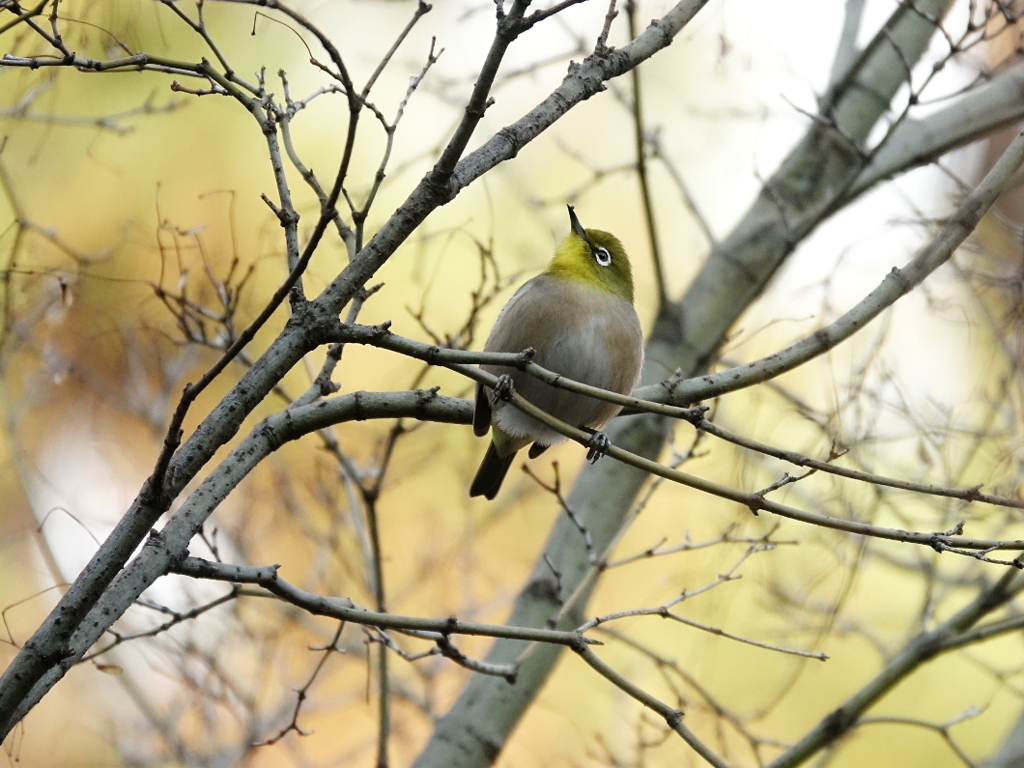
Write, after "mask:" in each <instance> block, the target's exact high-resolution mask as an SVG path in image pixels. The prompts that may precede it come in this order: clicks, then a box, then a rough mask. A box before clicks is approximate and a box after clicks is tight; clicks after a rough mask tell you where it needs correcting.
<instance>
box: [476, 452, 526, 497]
mask: <svg viewBox="0 0 1024 768" xmlns="http://www.w3.org/2000/svg"><path fill="white" fill-rule="evenodd" d="M515 457H516V452H515V451H513V452H512V453H510V454H509V455H508V456H505V457H501V456H499V455H498V451H497V449H496V448H495V447H494V443H493V442H492V443H491V444H490V445H489V446H488V447H487V453H486V454H485V455H484V460H483V461H482V462H480V468H479V469H478V470H477V471H476V477H474V478H473V484H472V485H471V486H470V487H469V495H470V496H484V497H486V498H487V499H488V500H490V499H493V498H494V497H495V496H497V495H498V491H499V490H500V489H501V483H502V481H503V480H504V479H505V475H507V474H508V468H509V467H511V466H512V460H513V459H515Z"/></svg>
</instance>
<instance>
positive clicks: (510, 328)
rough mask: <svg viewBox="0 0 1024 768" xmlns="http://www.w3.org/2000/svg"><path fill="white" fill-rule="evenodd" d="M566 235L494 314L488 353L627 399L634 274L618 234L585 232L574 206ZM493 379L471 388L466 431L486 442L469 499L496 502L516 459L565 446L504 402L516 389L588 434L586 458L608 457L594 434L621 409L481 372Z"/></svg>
mask: <svg viewBox="0 0 1024 768" xmlns="http://www.w3.org/2000/svg"><path fill="white" fill-rule="evenodd" d="M567 207H568V209H569V223H570V231H569V234H568V236H567V237H566V238H565V239H564V240H563V241H562V242H561V244H560V245H559V246H558V248H557V249H556V251H555V255H554V258H552V259H551V263H550V264H549V265H548V267H547V269H546V270H545V271H544V272H543V273H541V274H539V275H537V276H536V277H534V278H532V279H531V280H529V281H527V282H526V283H524V284H523V286H522V287H521V288H520V289H519V290H518V291H516V293H515V294H514V295H513V296H512V298H511V299H509V301H508V303H507V304H505V306H504V307H503V308H502V309H501V312H499V313H498V317H497V319H496V320H495V321H494V326H493V327H492V328H491V332H490V334H489V335H488V337H487V342H486V343H485V344H484V351H485V352H523V351H524V350H526V349H532V350H533V352H534V355H533V361H534V362H536V363H537V364H538V365H540V366H542V367H544V368H546V369H548V370H549V371H553V372H554V373H557V374H560V375H562V376H564V377H566V378H569V379H572V380H574V381H578V382H581V383H583V384H589V385H591V386H594V387H600V388H601V389H607V390H610V391H612V392H617V393H619V394H623V395H628V394H629V393H630V392H632V391H633V388H634V387H636V385H637V383H638V382H639V380H640V369H641V368H642V366H643V361H644V345H643V330H642V328H641V326H640V318H639V317H638V316H637V313H636V310H635V309H634V307H633V275H632V270H631V268H630V264H629V257H628V256H627V255H626V249H625V248H624V247H623V245H622V243H621V242H620V241H619V239H618V238H617V237H615V235H613V234H611V233H609V232H604V231H602V230H600V229H584V228H583V226H582V225H581V224H580V221H579V219H578V218H577V216H576V211H575V210H574V209H573V207H572V206H571V205H570V206H567ZM481 368H482V369H483V370H484V371H486V372H487V373H490V374H493V375H495V376H498V377H499V379H498V384H497V385H496V387H495V388H494V389H496V390H497V393H495V392H494V391H493V390H492V388H491V387H488V386H485V385H484V384H480V383H478V384H477V386H476V400H475V405H474V409H473V432H474V433H475V434H476V435H477V437H483V436H484V435H486V434H487V431H488V429H490V431H491V443H490V446H489V447H488V448H487V453H486V454H485V455H484V458H483V461H482V462H481V463H480V468H479V469H478V470H477V473H476V476H475V477H474V478H473V482H472V485H471V486H470V489H469V495H470V496H471V497H474V496H484V497H486V498H487V499H493V498H494V497H495V496H497V495H498V491H499V490H500V489H501V484H502V481H504V479H505V475H506V474H507V473H508V470H509V467H510V466H511V465H512V461H513V460H514V459H515V456H516V453H518V452H519V450H520V449H522V448H524V447H526V446H527V445H530V444H531V443H532V445H530V451H529V457H530V458H531V459H535V458H537V457H538V456H539V455H540V454H541V453H543V452H544V451H545V450H547V449H548V448H549V447H550V446H552V445H555V444H556V443H561V442H563V441H565V440H566V438H565V437H564V436H563V435H561V434H559V433H558V432H556V431H555V430H553V429H551V428H550V427H548V426H546V425H545V424H542V423H541V422H539V421H537V420H536V419H534V418H533V417H531V416H528V415H526V414H525V413H523V412H522V411H520V410H518V409H516V407H515V406H514V405H512V404H511V403H510V402H508V400H507V390H508V388H509V387H511V388H512V389H514V390H515V391H516V392H518V393H519V394H520V395H522V396H523V397H524V398H525V399H526V400H528V401H529V402H530V403H532V404H533V405H535V406H537V407H538V408H540V409H541V410H543V411H545V412H547V413H548V414H550V415H551V416H554V417H555V418H556V419H559V420H561V421H564V422H566V423H567V424H570V425H572V426H574V427H579V428H580V429H584V430H586V431H588V432H591V433H592V435H593V437H592V439H591V442H590V448H591V450H590V452H589V453H588V456H587V458H588V459H589V460H590V461H592V462H593V461H596V460H597V459H598V458H600V456H601V455H603V453H605V452H607V449H608V445H609V443H608V438H607V437H606V436H605V435H604V434H602V433H601V432H600V431H599V430H600V429H601V427H603V426H604V425H605V424H606V423H607V422H608V421H609V420H610V419H611V418H612V417H613V416H615V415H616V414H617V413H618V412H619V411H620V410H621V406H619V405H616V404H614V403H609V402H607V401H604V400H598V399H596V398H591V397H587V396H586V395H581V394H577V393H576V392H571V391H569V390H567V389H560V388H555V387H552V386H550V385H549V384H547V383H545V382H543V381H541V380H540V379H538V378H536V377H535V376H532V375H530V374H529V373H527V372H526V371H521V370H519V369H518V368H514V367H509V366H501V365H489V364H488V365H483V366H481Z"/></svg>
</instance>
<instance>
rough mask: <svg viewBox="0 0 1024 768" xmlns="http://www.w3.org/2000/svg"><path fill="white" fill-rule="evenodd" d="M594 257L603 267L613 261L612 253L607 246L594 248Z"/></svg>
mask: <svg viewBox="0 0 1024 768" xmlns="http://www.w3.org/2000/svg"><path fill="white" fill-rule="evenodd" d="M594 258H595V259H597V263H598V264H600V265H601V266H602V267H607V266H608V265H609V264H611V263H612V255H611V254H610V253H608V249H607V248H605V247H604V246H601V245H599V246H598V247H597V248H595V249H594Z"/></svg>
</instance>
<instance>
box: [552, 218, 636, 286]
mask: <svg viewBox="0 0 1024 768" xmlns="http://www.w3.org/2000/svg"><path fill="white" fill-rule="evenodd" d="M569 221H570V222H571V223H572V232H570V233H569V236H568V237H567V238H565V240H563V241H562V244H561V245H559V246H558V250H557V251H555V258H553V259H552V260H551V264H549V265H548V269H547V274H549V275H552V276H554V277H560V278H562V279H565V280H572V281H573V282H577V283H583V284H585V285H589V286H591V287H593V288H597V289H599V290H602V291H607V292H608V293H613V294H615V295H616V296H618V297H620V298H622V299H625V300H626V301H628V302H629V303H630V304H632V303H633V271H632V270H631V269H630V266H629V257H628V256H626V249H625V248H623V247H622V243H620V242H619V238H617V237H616V236H615V235H613V234H611V233H609V232H603V231H601V230H600V229H584V228H583V226H582V225H581V224H580V220H579V219H577V218H576V212H575V211H574V210H573V209H572V206H571V205H570V206H569Z"/></svg>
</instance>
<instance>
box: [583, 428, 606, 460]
mask: <svg viewBox="0 0 1024 768" xmlns="http://www.w3.org/2000/svg"><path fill="white" fill-rule="evenodd" d="M587 432H589V433H590V439H589V440H587V442H586V444H585V445H586V448H587V461H589V462H590V463H591V464H596V463H597V460H598V459H600V458H601V457H602V456H607V455H608V449H609V448H611V447H612V441H611V440H609V439H608V435H606V434H605V433H604V432H598V431H597V430H596V429H588V430H587Z"/></svg>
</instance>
